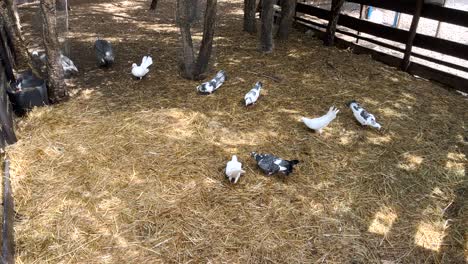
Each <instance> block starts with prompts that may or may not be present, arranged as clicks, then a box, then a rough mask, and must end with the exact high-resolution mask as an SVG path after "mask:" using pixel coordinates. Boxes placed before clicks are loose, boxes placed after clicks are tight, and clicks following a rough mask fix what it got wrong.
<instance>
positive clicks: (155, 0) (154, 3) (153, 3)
mask: <svg viewBox="0 0 468 264" xmlns="http://www.w3.org/2000/svg"><path fill="white" fill-rule="evenodd" d="M156 6H158V0H152V1H151V5H150V8H149V9H150V10H156Z"/></svg>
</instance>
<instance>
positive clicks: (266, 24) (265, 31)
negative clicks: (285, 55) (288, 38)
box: [260, 0, 275, 53]
mask: <svg viewBox="0 0 468 264" xmlns="http://www.w3.org/2000/svg"><path fill="white" fill-rule="evenodd" d="M274 2H275V0H262V16H261V21H262V31H261V35H260V50H261V51H262V52H265V53H270V52H272V51H273V14H274V10H273V4H274Z"/></svg>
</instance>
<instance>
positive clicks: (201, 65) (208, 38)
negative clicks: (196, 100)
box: [193, 0, 218, 79]
mask: <svg viewBox="0 0 468 264" xmlns="http://www.w3.org/2000/svg"><path fill="white" fill-rule="evenodd" d="M217 2H218V1H217V0H207V1H206V11H205V21H204V23H203V38H202V42H201V45H200V52H199V53H198V58H197V62H196V64H195V68H194V69H193V70H194V73H193V77H194V78H195V79H198V78H199V77H200V75H202V74H203V73H204V72H205V71H206V70H207V68H208V63H209V62H210V57H211V52H212V50H213V36H214V31H215V27H216V5H217Z"/></svg>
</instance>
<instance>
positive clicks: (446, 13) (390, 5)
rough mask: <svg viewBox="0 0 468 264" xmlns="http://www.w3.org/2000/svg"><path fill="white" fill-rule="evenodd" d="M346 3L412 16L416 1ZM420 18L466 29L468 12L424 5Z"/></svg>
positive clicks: (380, 0) (357, 0)
mask: <svg viewBox="0 0 468 264" xmlns="http://www.w3.org/2000/svg"><path fill="white" fill-rule="evenodd" d="M347 1H348V2H352V3H357V4H362V5H369V6H373V7H378V8H383V9H387V10H392V11H396V12H400V13H405V14H410V15H412V14H414V11H415V10H416V9H415V7H416V1H415V0H412V1H406V0H390V1H389V0H347ZM421 17H425V18H429V19H434V20H438V21H442V22H446V23H451V24H454V25H459V26H463V27H468V12H466V11H463V10H458V9H453V8H447V7H442V6H437V5H431V4H425V5H424V7H423V10H422V12H421Z"/></svg>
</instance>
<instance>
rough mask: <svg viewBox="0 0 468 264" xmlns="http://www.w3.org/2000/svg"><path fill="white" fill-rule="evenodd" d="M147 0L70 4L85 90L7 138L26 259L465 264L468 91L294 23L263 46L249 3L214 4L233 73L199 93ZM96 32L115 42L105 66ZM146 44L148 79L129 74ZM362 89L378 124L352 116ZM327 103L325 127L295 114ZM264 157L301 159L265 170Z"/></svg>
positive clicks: (167, 15) (222, 56)
mask: <svg viewBox="0 0 468 264" xmlns="http://www.w3.org/2000/svg"><path fill="white" fill-rule="evenodd" d="M147 2H148V1H136V2H130V1H113V2H111V3H107V2H104V1H97V3H96V2H95V1H75V2H74V5H73V12H72V14H71V20H72V31H73V32H72V33H73V37H74V39H73V40H72V41H71V49H72V58H73V59H74V60H76V62H77V64H78V67H79V68H80V73H81V74H80V75H79V76H78V77H77V78H76V79H74V80H73V81H72V82H71V83H70V84H71V85H73V86H74V87H75V89H76V90H75V92H76V94H75V95H74V96H73V98H72V99H71V100H70V101H69V102H66V103H63V104H61V105H57V106H54V107H48V108H41V109H36V110H35V111H33V112H32V113H31V114H30V115H29V116H28V117H27V118H25V119H24V120H22V121H21V122H20V124H19V127H18V130H17V132H18V137H19V138H20V141H19V142H18V143H17V144H16V145H14V146H11V147H10V148H9V149H8V154H9V156H10V157H11V160H12V167H13V168H12V169H13V171H12V180H13V188H14V195H15V199H16V209H17V211H18V212H19V213H20V214H22V215H23V219H22V220H21V221H19V222H17V223H16V238H17V262H18V263H138V262H140V263H160V262H164V263H176V262H177V263H188V262H194V263H199V262H211V263H426V262H429V263H461V262H463V260H464V256H463V250H464V247H465V249H466V245H463V235H464V234H463V232H466V229H465V228H466V227H465V226H463V219H464V217H465V219H466V216H467V211H466V206H467V204H466V201H463V199H462V197H463V191H464V190H466V189H463V188H466V176H465V167H464V166H465V165H466V156H465V154H464V153H463V151H462V150H461V147H460V146H462V144H463V135H464V125H465V124H464V121H465V120H466V119H467V116H466V99H464V98H463V97H461V96H459V95H456V94H454V93H451V92H448V91H446V90H445V89H443V88H441V87H438V86H437V85H435V84H433V83H430V82H427V81H424V80H418V79H416V78H413V77H411V76H408V75H406V74H404V73H401V72H397V71H395V70H393V69H390V68H389V67H387V66H384V65H382V64H380V63H377V62H375V61H372V60H371V59H370V58H369V57H366V56H356V55H353V54H350V53H349V52H347V51H343V50H338V49H335V48H326V47H323V46H322V45H321V42H320V41H318V40H316V39H313V38H310V37H307V36H305V35H303V34H301V33H299V32H295V33H294V34H293V36H292V37H291V40H290V41H288V42H285V43H277V46H276V51H275V53H273V54H270V55H261V54H259V53H258V52H257V51H256V46H257V39H256V38H255V37H253V36H250V35H248V34H245V33H243V32H242V31H241V27H242V20H241V19H242V12H241V7H242V4H241V1H221V2H220V3H219V8H220V11H221V12H223V14H222V15H220V19H219V29H218V33H217V35H218V38H217V39H216V44H217V56H216V64H215V66H216V67H217V69H224V70H226V72H227V73H228V74H229V77H230V79H229V80H228V81H227V82H226V83H225V84H224V86H222V87H221V88H220V90H218V91H217V92H216V93H215V94H213V95H210V96H198V95H196V93H195V86H196V85H197V83H196V82H191V81H186V80H183V79H182V78H179V77H178V76H177V74H176V72H177V63H176V61H177V52H176V51H177V49H176V48H174V44H173V43H176V42H177V38H178V36H177V29H176V28H174V26H173V20H172V19H173V17H172V15H171V14H172V11H170V10H171V8H172V4H171V2H170V1H161V3H160V4H159V7H158V9H159V10H158V11H157V14H156V15H154V14H152V13H148V12H147V11H146V9H147V5H149V3H147ZM33 10H34V8H33V7H31V8H29V9H25V10H22V11H23V12H24V18H23V20H26V21H28V20H27V18H28V14H29V13H31V12H32V11H33ZM111 15H113V16H111ZM115 15H119V16H121V17H132V18H137V20H130V19H123V18H121V17H115ZM101 17H105V18H106V19H109V18H111V19H109V20H105V22H104V23H101V22H100V18H101ZM138 20H141V21H143V22H139V21H138ZM90 21H95V22H96V23H94V22H93V23H90ZM97 22H99V23H97ZM26 28H27V29H28V28H29V29H30V28H31V27H26ZM97 34H99V35H100V36H101V37H103V38H109V39H111V40H113V42H114V43H113V45H114V47H115V52H116V54H117V57H116V65H115V66H114V67H113V68H111V69H110V70H107V71H106V70H98V69H96V67H95V61H94V59H93V51H92V49H91V47H92V43H93V41H94V37H95V36H96V35H97ZM147 52H151V54H152V55H153V58H154V61H155V64H154V65H153V68H152V69H151V71H150V74H149V76H148V78H145V79H143V80H142V81H134V80H131V78H130V75H129V70H130V65H131V62H133V61H135V60H137V59H141V55H143V54H145V53H147ZM73 55H74V56H73ZM214 72H215V70H213V71H212V73H214ZM124 73H127V74H124ZM259 80H260V81H262V82H263V83H264V87H265V93H264V96H263V97H262V98H261V99H260V100H259V102H258V104H257V105H256V106H255V107H253V108H250V109H245V108H244V107H243V105H242V102H241V99H242V97H243V95H244V94H245V92H246V91H248V90H249V89H250V88H251V86H252V85H253V84H254V83H255V82H256V81H259ZM351 99H357V100H359V101H360V102H361V103H362V104H363V105H364V106H365V107H366V108H367V109H368V110H369V111H371V112H373V113H374V114H375V115H376V116H377V117H378V120H379V121H381V122H382V124H383V126H384V127H385V129H384V131H383V132H381V133H380V132H377V131H375V130H371V129H364V128H361V127H360V126H359V125H357V123H356V122H355V121H354V119H353V117H352V113H351V111H350V110H349V109H346V108H345V106H344V103H345V102H347V101H349V100H351ZM331 105H336V106H338V107H339V108H341V109H342V111H341V112H340V113H339V114H338V117H337V119H336V120H335V121H334V122H333V123H332V124H331V125H330V126H328V127H327V128H326V129H325V131H324V133H323V135H322V136H318V135H316V134H313V133H312V132H311V131H310V130H308V129H307V128H306V127H305V126H304V125H303V124H301V123H300V122H299V118H300V116H318V115H321V114H323V113H325V112H326V110H327V109H328V107H330V106H331ZM465 144H466V143H465ZM253 150H256V151H259V152H269V153H274V154H276V155H279V156H281V157H284V158H297V159H299V160H301V161H302V163H301V164H299V166H298V167H297V171H295V173H294V174H292V175H291V176H290V177H289V178H281V177H265V176H264V175H262V174H261V173H260V171H259V170H258V169H257V168H256V165H255V163H254V162H253V160H252V159H251V158H249V157H248V153H249V152H250V151H253ZM232 154H237V155H238V157H239V159H240V160H241V161H242V162H243V164H244V166H245V169H246V170H247V173H246V175H245V176H244V177H242V178H241V179H240V181H239V183H238V184H237V185H231V184H230V183H229V182H228V181H227V180H226V178H225V177H224V175H223V169H224V166H225V164H226V162H227V160H228V159H230V156H231V155H232ZM463 184H465V185H463ZM463 208H464V209H465V210H464V211H463V210H462V209H463ZM447 219H451V220H450V221H449V222H447ZM385 261H387V262H385Z"/></svg>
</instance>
